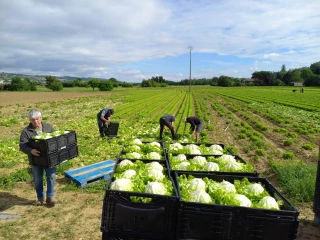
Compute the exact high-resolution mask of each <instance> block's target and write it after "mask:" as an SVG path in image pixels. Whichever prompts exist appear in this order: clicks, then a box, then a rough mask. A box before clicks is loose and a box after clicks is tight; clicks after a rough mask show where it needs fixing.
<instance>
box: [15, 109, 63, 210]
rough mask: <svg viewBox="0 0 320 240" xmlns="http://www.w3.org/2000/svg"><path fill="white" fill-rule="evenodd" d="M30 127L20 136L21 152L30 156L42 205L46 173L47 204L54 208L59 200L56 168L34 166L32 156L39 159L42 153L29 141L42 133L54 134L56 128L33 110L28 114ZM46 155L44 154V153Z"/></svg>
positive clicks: (38, 112)
mask: <svg viewBox="0 0 320 240" xmlns="http://www.w3.org/2000/svg"><path fill="white" fill-rule="evenodd" d="M28 118H29V121H30V123H29V125H28V126H26V127H25V128H24V129H23V130H22V132H21V135H20V144H19V147H20V151H22V152H24V153H25V154H27V155H28V159H29V164H30V165H31V167H32V175H33V181H34V187H35V189H36V193H37V197H38V201H39V202H40V204H41V205H42V204H43V202H44V193H43V173H44V172H46V177H47V194H46V195H47V199H46V203H47V204H48V205H49V206H54V205H55V204H56V203H57V200H56V199H55V198H54V185H55V181H56V168H55V167H53V168H45V167H40V166H36V165H32V155H33V156H36V157H39V156H40V154H41V153H40V151H38V150H37V149H34V148H32V146H31V145H30V143H29V140H30V139H31V138H32V137H33V136H36V135H41V133H42V132H45V133H51V132H54V131H55V130H54V128H53V127H52V126H51V125H50V124H49V123H45V122H42V115H41V112H40V111H39V110H35V109H34V110H31V111H30V112H29V113H28ZM43 154H44V153H43Z"/></svg>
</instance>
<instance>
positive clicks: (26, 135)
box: [19, 122, 55, 164]
mask: <svg viewBox="0 0 320 240" xmlns="http://www.w3.org/2000/svg"><path fill="white" fill-rule="evenodd" d="M54 131H55V130H54V128H53V127H52V126H51V125H50V124H49V123H44V122H42V132H46V133H51V132H54ZM36 135H37V133H36V131H35V129H34V128H33V127H32V124H31V123H30V124H29V125H28V126H26V127H25V128H24V129H23V130H22V132H21V135H20V143H19V147H20V151H22V152H24V153H25V154H27V155H28V159H29V163H30V164H31V159H32V158H31V150H32V147H31V146H30V144H29V140H30V139H31V138H32V137H33V136H36Z"/></svg>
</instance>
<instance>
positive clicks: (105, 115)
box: [97, 108, 111, 119]
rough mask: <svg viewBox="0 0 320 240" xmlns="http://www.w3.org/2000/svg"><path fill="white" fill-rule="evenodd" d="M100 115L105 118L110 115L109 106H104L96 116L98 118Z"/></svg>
mask: <svg viewBox="0 0 320 240" xmlns="http://www.w3.org/2000/svg"><path fill="white" fill-rule="evenodd" d="M101 115H102V116H103V117H104V118H105V119H107V118H108V117H110V116H111V113H110V111H109V108H104V109H102V110H101V111H100V112H99V113H98V114H97V118H99V119H100V117H101Z"/></svg>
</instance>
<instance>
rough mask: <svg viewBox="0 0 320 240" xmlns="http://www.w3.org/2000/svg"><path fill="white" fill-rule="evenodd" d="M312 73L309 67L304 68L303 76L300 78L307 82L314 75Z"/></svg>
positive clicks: (302, 70)
mask: <svg viewBox="0 0 320 240" xmlns="http://www.w3.org/2000/svg"><path fill="white" fill-rule="evenodd" d="M312 74H313V73H312V71H311V69H310V68H308V67H304V68H301V74H300V77H301V78H302V79H303V80H306V79H307V78H308V77H310V76H311V75H312Z"/></svg>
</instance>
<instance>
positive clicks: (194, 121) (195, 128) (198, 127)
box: [184, 116, 203, 142]
mask: <svg viewBox="0 0 320 240" xmlns="http://www.w3.org/2000/svg"><path fill="white" fill-rule="evenodd" d="M184 122H185V123H190V125H191V126H190V131H192V134H195V136H196V142H198V141H199V138H200V133H201V131H202V127H203V124H202V121H201V120H200V119H199V118H197V117H195V116H191V117H187V118H185V119H184Z"/></svg>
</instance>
